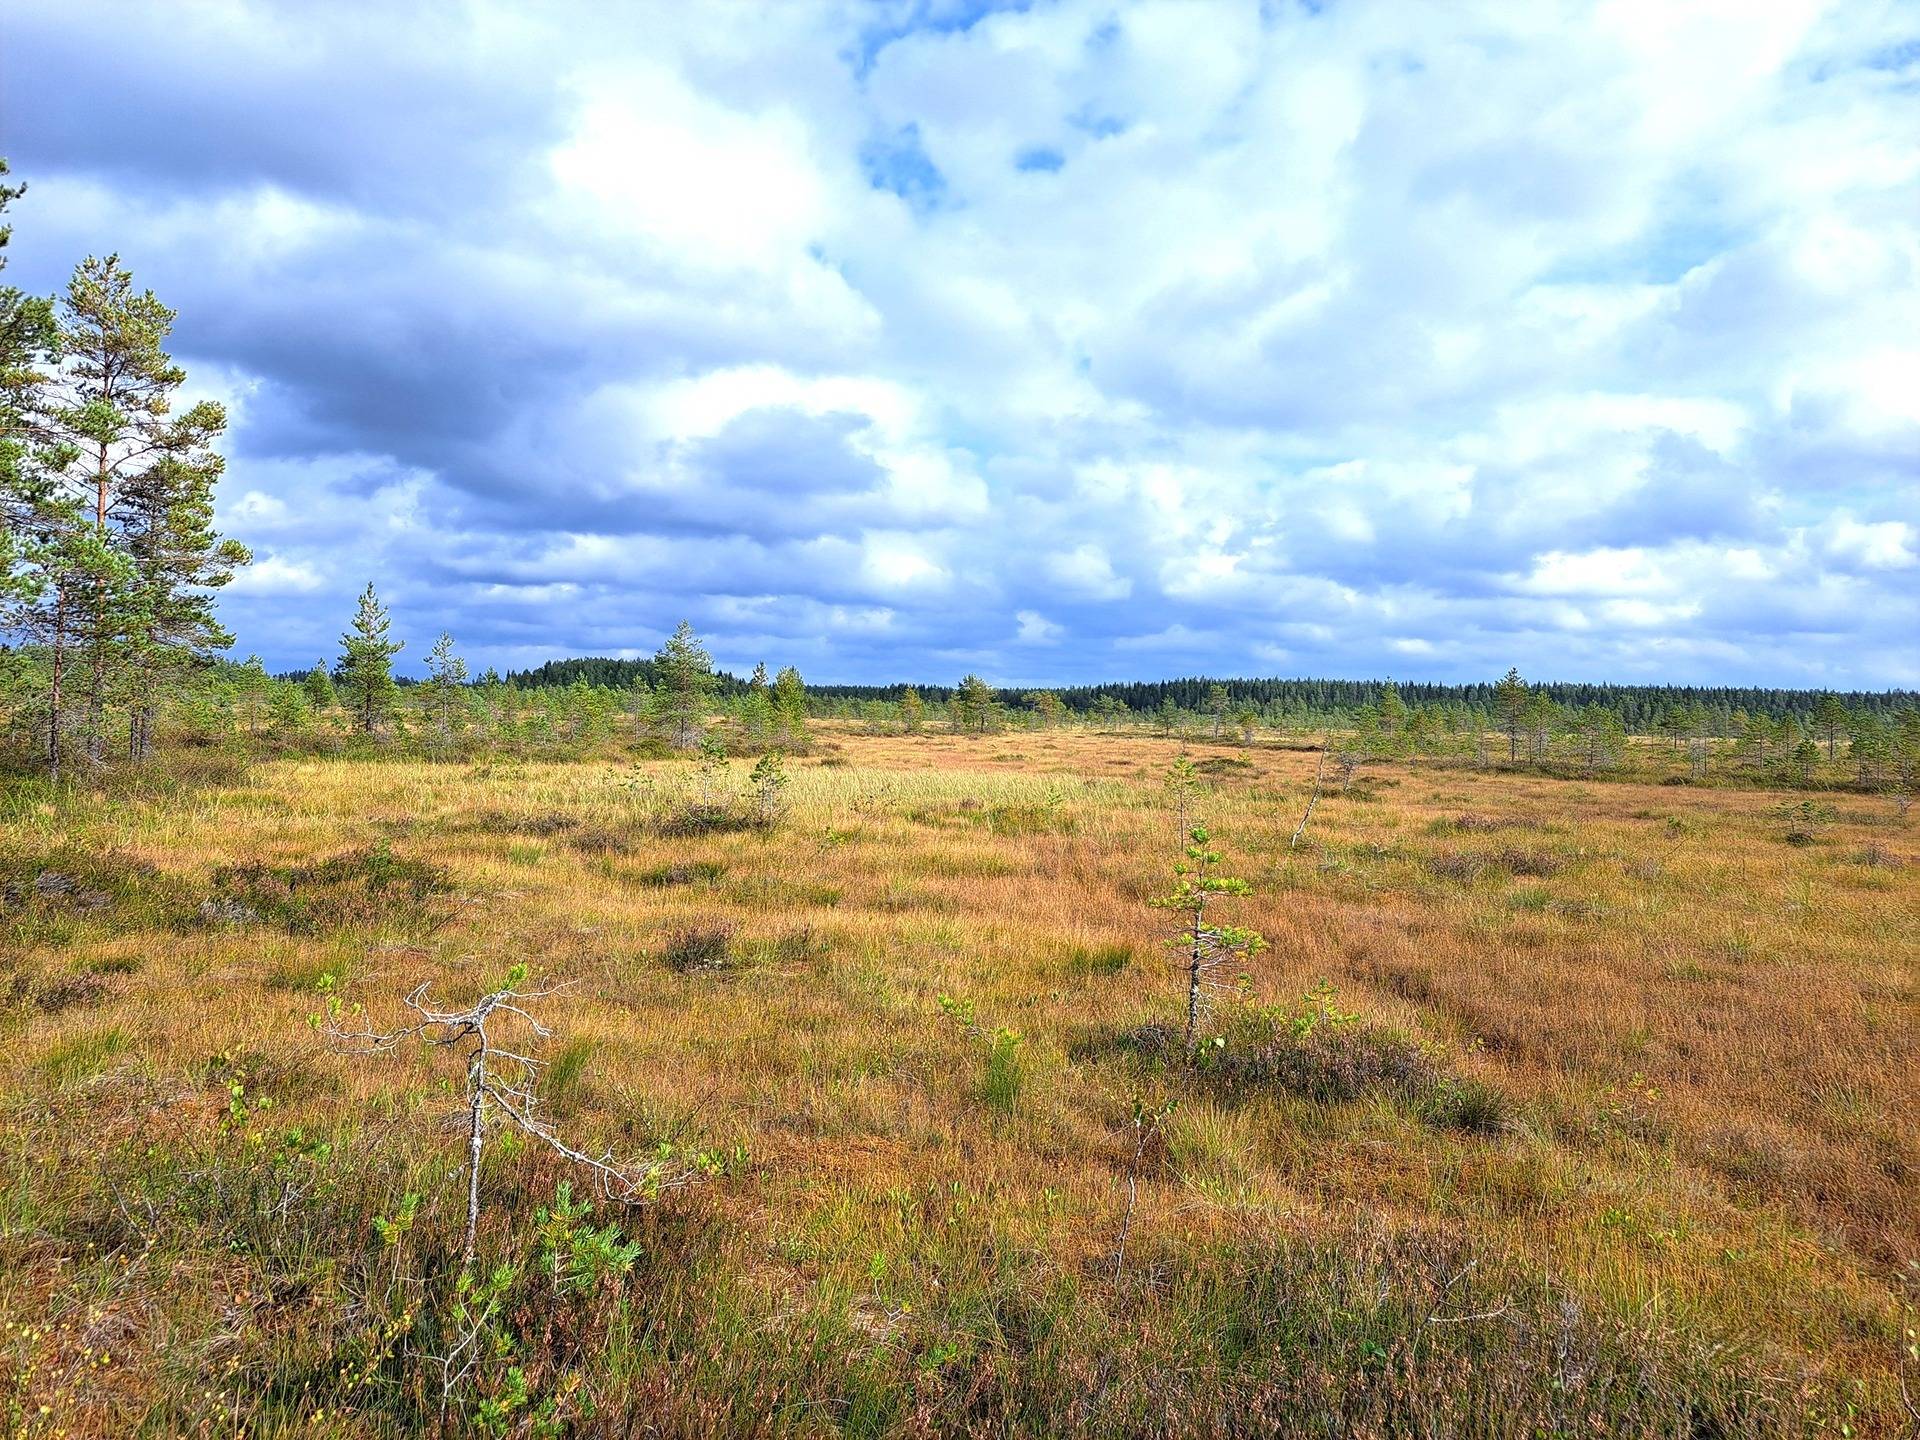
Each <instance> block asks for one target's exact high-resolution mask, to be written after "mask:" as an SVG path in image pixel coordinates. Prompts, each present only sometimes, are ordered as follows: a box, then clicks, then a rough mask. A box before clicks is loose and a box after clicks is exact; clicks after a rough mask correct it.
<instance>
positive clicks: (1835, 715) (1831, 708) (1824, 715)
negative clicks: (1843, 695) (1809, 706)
mask: <svg viewBox="0 0 1920 1440" xmlns="http://www.w3.org/2000/svg"><path fill="white" fill-rule="evenodd" d="M1813 724H1814V728H1815V729H1816V730H1818V731H1819V732H1820V734H1821V735H1822V736H1823V737H1824V738H1825V739H1826V742H1827V759H1828V760H1829V761H1831V760H1832V759H1833V758H1834V751H1835V749H1836V747H1837V745H1838V742H1839V739H1840V734H1841V732H1842V731H1844V730H1845V729H1846V728H1847V707H1846V706H1845V705H1844V704H1843V703H1841V700H1840V697H1839V696H1838V695H1835V694H1834V693H1833V692H1832V691H1828V692H1827V693H1826V694H1824V695H1822V696H1821V697H1820V701H1819V703H1818V704H1817V705H1815V706H1814V707H1813Z"/></svg>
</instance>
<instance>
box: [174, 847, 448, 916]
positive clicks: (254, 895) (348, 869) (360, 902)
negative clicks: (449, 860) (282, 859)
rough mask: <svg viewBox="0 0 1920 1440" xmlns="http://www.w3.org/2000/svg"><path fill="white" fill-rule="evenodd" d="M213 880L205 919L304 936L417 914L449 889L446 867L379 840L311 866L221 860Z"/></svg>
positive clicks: (424, 912) (425, 913)
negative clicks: (213, 905) (212, 908)
mask: <svg viewBox="0 0 1920 1440" xmlns="http://www.w3.org/2000/svg"><path fill="white" fill-rule="evenodd" d="M213 883H214V887H215V895H214V897H213V899H214V900H215V901H216V902H217V903H218V904H219V906H220V909H219V910H218V911H217V912H215V913H213V914H210V915H209V916H208V917H207V918H209V919H210V920H214V921H217V922H222V923H233V922H234V921H236V920H256V921H259V922H262V923H265V924H269V925H274V926H277V927H279V928H281V929H284V930H287V931H289V932H291V933H293V934H305V935H313V934H320V933H322V932H325V931H330V930H353V929H364V928H371V927H377V926H380V925H384V924H387V923H389V922H392V921H395V920H418V919H422V918H425V917H426V916H428V915H429V913H430V912H431V911H432V910H433V909H434V908H435V902H436V901H438V900H440V899H441V898H442V897H445V896H447V895H448V894H450V893H451V892H452V890H453V888H454V887H453V881H452V879H451V878H450V876H449V875H448V873H447V871H446V869H445V868H444V867H442V866H439V865H435V864H433V863H432V862H430V861H426V860H420V859H415V858H411V857H408V856H403V855H396V854H395V853H394V852H393V850H392V848H391V847H390V846H389V845H388V844H387V843H386V842H385V841H379V842H376V843H375V844H373V845H369V846H366V847H364V848H361V849H355V850H348V851H345V852H343V853H341V854H338V855H334V856H331V857H329V858H328V859H325V860H321V861H318V862H314V863H309V864H295V865H267V864H263V863H260V862H253V863H249V864H245V865H230V866H223V867H222V868H220V869H218V870H216V871H215V872H214V876H213Z"/></svg>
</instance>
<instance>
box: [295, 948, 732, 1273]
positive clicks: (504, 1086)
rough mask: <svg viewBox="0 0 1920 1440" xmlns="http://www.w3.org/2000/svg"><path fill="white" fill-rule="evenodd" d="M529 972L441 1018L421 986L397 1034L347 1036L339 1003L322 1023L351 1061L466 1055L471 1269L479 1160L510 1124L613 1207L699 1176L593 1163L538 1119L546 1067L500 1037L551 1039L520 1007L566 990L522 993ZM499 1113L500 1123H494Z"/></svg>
mask: <svg viewBox="0 0 1920 1440" xmlns="http://www.w3.org/2000/svg"><path fill="white" fill-rule="evenodd" d="M526 978H527V967H526V966H525V965H515V966H514V967H513V968H512V969H511V970H510V971H508V972H507V977H506V980H505V982H504V983H502V984H501V985H500V986H499V987H498V988H497V989H494V990H490V991H488V992H487V993H486V994H485V995H482V996H481V997H480V998H479V999H478V1000H476V1001H475V1002H474V1003H473V1004H472V1005H469V1006H467V1007H466V1008H465V1009H453V1010H441V1009H435V1008H433V1007H432V1006H431V1005H429V1004H428V1001H427V990H428V988H429V986H430V985H431V983H432V982H431V981H422V982H421V983H420V984H419V985H417V986H415V987H414V989H413V991H412V993H410V994H408V995H407V996H406V997H405V998H404V999H403V1000H402V1002H401V1003H402V1004H403V1005H405V1006H406V1008H407V1009H408V1010H410V1011H412V1012H413V1014H414V1015H416V1016H417V1017H419V1018H418V1019H416V1020H414V1021H413V1023H411V1024H408V1025H400V1026H396V1027H395V1028H393V1029H391V1030H374V1029H370V1028H366V1027H364V1026H363V1027H361V1028H358V1029H350V1028H348V1025H347V1021H346V1017H347V1016H349V1015H357V1014H358V1013H359V1007H358V1006H354V1007H351V1009H349V1008H348V1007H346V1006H343V1005H342V1004H341V1003H340V1002H339V999H338V997H330V1003H329V1005H328V1008H327V1014H326V1015H325V1017H324V1018H322V1017H316V1023H317V1024H318V1026H319V1028H320V1030H321V1032H322V1034H324V1035H325V1036H326V1038H327V1040H328V1041H329V1042H330V1043H331V1044H333V1045H335V1046H337V1047H339V1048H340V1049H342V1050H344V1051H346V1052H347V1053H349V1054H359V1055H381V1054H387V1053H390V1052H392V1051H394V1050H397V1049H398V1048H400V1046H401V1045H403V1044H405V1043H406V1042H408V1041H410V1040H417V1041H418V1042H419V1043H420V1044H422V1045H424V1046H427V1047H430V1048H436V1049H438V1048H456V1047H465V1050H466V1062H467V1064H466V1070H467V1090H466V1099H465V1106H464V1108H465V1110H466V1115H467V1124H466V1131H467V1224H466V1243H465V1250H464V1252H463V1256H462V1263H463V1264H465V1265H469V1266H470V1265H472V1264H473V1260H474V1255H475V1253H476V1250H477V1246H478V1235H479V1229H480V1160H481V1156H482V1153H483V1151H484V1149H485V1146H486V1136H487V1131H488V1130H489V1129H490V1128H492V1127H493V1126H495V1125H497V1124H499V1123H501V1120H502V1119H504V1121H505V1122H506V1123H509V1124H511V1125H512V1126H513V1127H514V1128H515V1129H517V1130H519V1131H520V1132H521V1133H522V1134H524V1135H527V1136H529V1137H531V1138H532V1139H535V1140H537V1141H539V1142H540V1143H541V1144H543V1145H545V1146H547V1148H548V1149H550V1150H552V1151H554V1152H555V1153H556V1154H558V1155H561V1156H563V1157H565V1158H566V1159H568V1160H570V1161H572V1162H573V1163H574V1164H576V1165H578V1166H580V1167H582V1168H583V1169H585V1170H587V1171H589V1172H590V1173H591V1174H592V1175H593V1177H594V1179H595V1180H596V1181H597V1182H598V1184H599V1186H600V1193H601V1194H602V1195H603V1196H604V1197H606V1198H607V1199H608V1200H612V1201H616V1202H618V1203H620V1204H626V1205H633V1204H638V1203H640V1202H642V1201H646V1200H651V1199H654V1198H656V1197H657V1196H658V1195H659V1194H660V1193H661V1192H662V1191H663V1190H669V1189H674V1188H677V1187H679V1186H682V1185H686V1184H688V1183H690V1182H691V1181H692V1180H693V1179H694V1178H695V1176H696V1175H697V1174H698V1173H699V1172H700V1166H699V1165H697V1164H687V1165H685V1166H675V1165H671V1164H669V1163H668V1162H667V1161H665V1160H650V1161H645V1162H638V1163H632V1164H621V1163H619V1162H617V1161H616V1160H615V1159H614V1156H613V1152H612V1151H610V1150H609V1151H605V1152H603V1153H602V1154H600V1155H598V1156H594V1155H589V1154H588V1153H586V1152H585V1151H583V1150H578V1149H576V1148H574V1147H573V1146H571V1145H569V1144H567V1143H566V1142H565V1141H564V1140H562V1139H561V1138H560V1137H559V1136H558V1135H557V1134H555V1133H554V1129H553V1127H552V1126H551V1125H549V1124H548V1123H547V1122H546V1121H545V1120H544V1119H542V1118H541V1116H540V1114H539V1097H538V1094H537V1092H536V1086H537V1083H538V1081H539V1076H540V1070H541V1068H542V1066H543V1062H542V1061H539V1060H536V1059H535V1058H534V1057H532V1056H531V1055H526V1054H523V1053H521V1052H519V1051H517V1050H510V1049H508V1048H507V1047H506V1046H504V1045H503V1044H501V1043H500V1039H499V1038H498V1035H497V1033H496V1032H497V1031H500V1030H502V1029H505V1028H506V1027H507V1026H510V1025H516V1024H517V1025H518V1026H519V1027H520V1028H522V1029H524V1030H525V1031H527V1032H528V1033H529V1034H530V1035H531V1036H532V1038H533V1039H534V1040H535V1041H536V1042H537V1041H541V1040H545V1039H547V1038H548V1037H549V1036H551V1035H552V1033H553V1032H552V1031H551V1030H549V1029H548V1028H547V1027H546V1026H545V1025H543V1024H542V1023H541V1022H540V1021H539V1020H537V1019H535V1018H534V1017H533V1016H532V1015H530V1014H528V1013H527V1011H526V1010H525V1009H524V1008H523V1006H522V1002H525V1001H532V1000H542V999H545V998H546V997H547V996H549V995H553V994H555V993H557V991H558V990H559V988H560V987H558V986H554V987H550V988H547V989H540V990H521V989H519V988H518V987H519V986H520V985H522V984H524V983H525V982H526ZM492 1112H497V1115H498V1117H500V1118H498V1119H497V1118H495V1114H494V1113H492Z"/></svg>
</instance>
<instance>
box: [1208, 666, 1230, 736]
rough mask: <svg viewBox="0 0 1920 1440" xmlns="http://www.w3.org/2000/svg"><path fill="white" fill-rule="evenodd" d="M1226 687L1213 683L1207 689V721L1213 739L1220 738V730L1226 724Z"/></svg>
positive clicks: (1216, 682)
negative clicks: (1209, 724)
mask: <svg viewBox="0 0 1920 1440" xmlns="http://www.w3.org/2000/svg"><path fill="white" fill-rule="evenodd" d="M1227 704H1228V701H1227V687H1226V686H1224V685H1222V684H1220V683H1219V682H1218V681H1215V682H1214V683H1213V684H1211V685H1209V686H1208V687H1207V698H1206V711H1207V719H1208V721H1209V722H1210V723H1211V724H1212V726H1213V738H1214V739H1215V740H1218V739H1219V738H1220V729H1221V727H1222V726H1223V725H1225V724H1226V723H1227Z"/></svg>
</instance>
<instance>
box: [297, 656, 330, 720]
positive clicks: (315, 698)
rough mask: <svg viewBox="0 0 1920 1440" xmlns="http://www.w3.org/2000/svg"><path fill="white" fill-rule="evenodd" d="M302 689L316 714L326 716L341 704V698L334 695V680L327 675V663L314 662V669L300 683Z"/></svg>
mask: <svg viewBox="0 0 1920 1440" xmlns="http://www.w3.org/2000/svg"><path fill="white" fill-rule="evenodd" d="M300 688H301V689H302V690H304V691H305V692H306V696H307V704H308V705H309V706H310V707H312V709H313V711H314V713H315V714H319V715H324V714H326V713H327V712H328V711H330V710H332V709H333V707H334V706H336V705H338V704H339V703H340V701H339V697H337V696H336V695H335V694H334V693H333V679H332V677H331V676H329V675H328V674H327V666H326V662H325V661H322V660H316V661H314V664H313V669H311V670H309V671H308V672H307V678H306V679H304V680H302V681H301V682H300Z"/></svg>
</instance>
